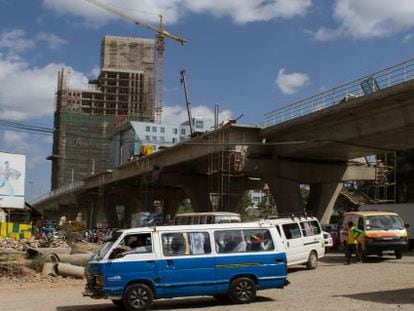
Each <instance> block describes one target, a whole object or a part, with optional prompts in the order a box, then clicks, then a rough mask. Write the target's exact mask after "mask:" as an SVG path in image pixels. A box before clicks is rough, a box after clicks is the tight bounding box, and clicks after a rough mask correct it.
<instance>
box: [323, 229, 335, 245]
mask: <svg viewBox="0 0 414 311" xmlns="http://www.w3.org/2000/svg"><path fill="white" fill-rule="evenodd" d="M322 234H323V241H324V243H325V247H329V248H331V247H333V245H334V244H333V239H332V236H331V234H330V233H329V232H326V231H322Z"/></svg>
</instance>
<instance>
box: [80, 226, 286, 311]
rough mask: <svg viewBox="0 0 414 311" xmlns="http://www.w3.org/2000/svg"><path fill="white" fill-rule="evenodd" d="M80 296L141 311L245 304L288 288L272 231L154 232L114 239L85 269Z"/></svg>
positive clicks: (249, 228)
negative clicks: (156, 304)
mask: <svg viewBox="0 0 414 311" xmlns="http://www.w3.org/2000/svg"><path fill="white" fill-rule="evenodd" d="M86 278H87V285H86V288H85V291H84V295H85V296H90V297H92V298H107V299H111V300H112V301H113V302H114V303H115V304H117V305H122V306H123V307H124V308H126V309H127V310H144V309H147V308H149V307H150V306H151V304H152V301H153V300H154V299H158V298H167V297H169V298H171V297H182V296H201V295H209V296H214V297H217V298H223V297H228V298H230V299H231V301H232V302H234V303H249V302H251V301H253V300H254V298H255V296H256V291H257V290H262V289H269V288H283V287H284V286H285V285H287V284H288V281H287V272H286V254H285V250H284V246H283V244H282V242H281V239H280V236H279V234H278V232H277V230H276V228H275V226H274V225H269V224H263V223H235V224H209V225H189V226H160V227H153V228H151V227H141V228H133V229H126V230H121V231H118V232H116V234H114V235H113V236H112V239H111V240H110V241H108V242H106V243H105V244H104V245H103V246H102V247H101V248H100V249H99V251H98V252H97V253H96V255H95V256H94V258H93V259H92V260H91V261H90V262H89V263H88V266H87V269H86Z"/></svg>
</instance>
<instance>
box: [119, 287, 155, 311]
mask: <svg viewBox="0 0 414 311" xmlns="http://www.w3.org/2000/svg"><path fill="white" fill-rule="evenodd" d="M153 299H154V293H153V291H152V289H151V288H150V287H149V286H148V285H145V284H142V283H137V284H131V285H129V286H128V287H127V288H126V290H125V293H124V299H123V305H124V307H125V308H126V309H127V310H128V311H136V310H146V309H148V308H149V307H150V306H151V304H152V301H153Z"/></svg>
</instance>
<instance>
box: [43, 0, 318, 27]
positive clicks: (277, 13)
mask: <svg viewBox="0 0 414 311" xmlns="http://www.w3.org/2000/svg"><path fill="white" fill-rule="evenodd" d="M100 1H102V2H103V3H105V4H107V5H109V6H112V7H114V8H117V9H119V10H121V11H123V12H125V13H126V14H127V15H131V16H134V17H137V18H140V19H141V20H143V21H147V22H158V14H162V15H163V16H164V17H165V18H166V22H167V23H175V22H177V21H179V20H180V18H182V17H183V16H185V15H187V14H190V13H209V14H212V15H214V16H217V17H221V16H230V17H231V18H232V19H233V20H234V21H235V22H236V23H248V22H255V21H267V20H270V19H273V18H291V17H294V16H297V15H303V14H305V13H306V11H307V10H308V9H309V8H310V7H311V6H312V0H225V1H222V0H197V1H194V0H153V1H150V0H146V1H136V0H123V1H122V5H120V1H115V0H110V1H108V0H107V1H103V0H100ZM43 5H44V6H45V7H46V8H48V9H52V10H54V11H56V12H58V13H59V14H66V13H70V14H74V15H78V16H81V17H83V18H85V20H86V21H87V22H89V23H97V24H98V26H99V24H102V23H103V22H105V21H107V20H109V19H114V18H115V17H114V16H113V15H111V14H110V13H108V12H105V11H104V10H102V9H99V8H97V7H94V5H92V4H88V3H86V2H85V1H84V0H60V1H56V0H43Z"/></svg>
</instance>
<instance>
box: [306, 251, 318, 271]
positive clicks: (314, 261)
mask: <svg viewBox="0 0 414 311" xmlns="http://www.w3.org/2000/svg"><path fill="white" fill-rule="evenodd" d="M317 266H318V255H316V252H315V251H311V252H310V254H309V257H308V261H307V263H306V269H308V270H313V269H316V267H317Z"/></svg>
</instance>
